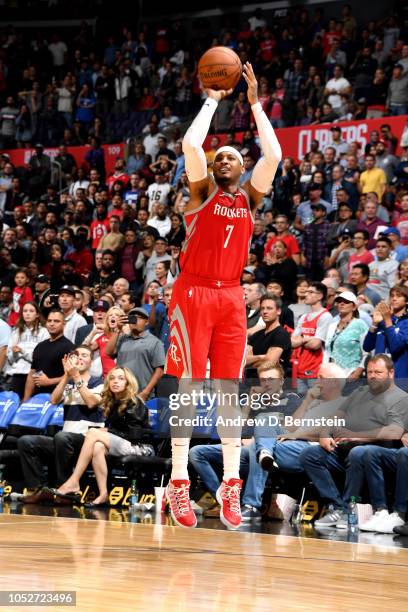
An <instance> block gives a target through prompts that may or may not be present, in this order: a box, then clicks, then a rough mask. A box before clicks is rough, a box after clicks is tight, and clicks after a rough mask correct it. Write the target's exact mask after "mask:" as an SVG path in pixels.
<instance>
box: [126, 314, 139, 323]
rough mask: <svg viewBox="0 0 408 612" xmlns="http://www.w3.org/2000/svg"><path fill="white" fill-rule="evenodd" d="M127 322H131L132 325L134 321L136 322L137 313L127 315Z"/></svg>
mask: <svg viewBox="0 0 408 612" xmlns="http://www.w3.org/2000/svg"><path fill="white" fill-rule="evenodd" d="M128 323H131V324H132V325H134V324H135V323H137V315H135V314H130V315H129V316H128Z"/></svg>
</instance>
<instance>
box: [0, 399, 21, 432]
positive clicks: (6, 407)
mask: <svg viewBox="0 0 408 612" xmlns="http://www.w3.org/2000/svg"><path fill="white" fill-rule="evenodd" d="M19 405H20V398H19V396H18V395H17V393H14V391H2V392H1V393H0V444H1V442H2V441H3V438H4V436H5V432H6V431H7V427H8V425H9V423H10V421H11V420H12V418H13V417H14V415H15V413H16V410H17V408H18V407H19Z"/></svg>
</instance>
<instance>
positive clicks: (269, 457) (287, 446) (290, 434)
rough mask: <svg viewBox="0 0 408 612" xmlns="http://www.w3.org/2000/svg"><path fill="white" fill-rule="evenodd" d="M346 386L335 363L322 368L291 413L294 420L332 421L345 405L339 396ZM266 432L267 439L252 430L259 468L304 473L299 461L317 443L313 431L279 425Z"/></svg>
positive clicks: (344, 379)
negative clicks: (277, 468) (323, 418)
mask: <svg viewBox="0 0 408 612" xmlns="http://www.w3.org/2000/svg"><path fill="white" fill-rule="evenodd" d="M345 382H346V377H345V374H344V372H343V371H342V370H341V368H339V366H337V365H335V364H334V363H328V364H325V365H321V366H320V368H319V370H318V373H317V380H315V381H313V386H312V387H310V389H308V391H307V393H306V394H305V396H304V398H303V401H302V402H301V403H300V405H298V407H297V409H296V410H295V411H294V412H293V413H292V416H293V419H303V418H306V419H312V420H313V419H320V418H322V417H326V418H327V417H332V416H333V415H334V414H335V413H336V412H337V410H338V409H339V407H340V406H341V405H342V404H343V403H344V397H343V396H342V394H341V393H342V389H343V386H344V384H345ZM268 429H269V431H267V434H268V435H267V436H266V435H264V434H265V433H266V432H265V431H262V429H261V428H257V429H256V430H255V448H256V454H257V457H258V462H259V465H260V466H261V468H262V469H263V470H266V471H270V470H271V469H272V468H273V467H274V465H275V466H278V467H279V469H281V470H285V472H303V467H302V465H301V464H300V461H299V457H300V454H301V452H302V451H303V450H305V449H307V448H309V447H310V446H312V444H313V442H314V443H316V441H317V440H318V438H319V432H318V431H317V430H316V428H314V427H297V428H296V427H294V426H287V427H285V428H283V427H281V426H280V425H278V426H277V427H276V429H275V431H274V427H273V426H272V427H270V428H268Z"/></svg>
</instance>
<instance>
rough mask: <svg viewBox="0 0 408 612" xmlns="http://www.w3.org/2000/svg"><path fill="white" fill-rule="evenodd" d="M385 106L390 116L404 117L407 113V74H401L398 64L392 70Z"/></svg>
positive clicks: (400, 67)
mask: <svg viewBox="0 0 408 612" xmlns="http://www.w3.org/2000/svg"><path fill="white" fill-rule="evenodd" d="M386 105H387V108H388V109H389V110H390V114H391V115H406V114H407V112H408V73H405V74H403V67H402V66H401V65H400V64H396V65H395V66H394V68H393V71H392V79H391V81H390V84H389V86H388V95H387V102H386Z"/></svg>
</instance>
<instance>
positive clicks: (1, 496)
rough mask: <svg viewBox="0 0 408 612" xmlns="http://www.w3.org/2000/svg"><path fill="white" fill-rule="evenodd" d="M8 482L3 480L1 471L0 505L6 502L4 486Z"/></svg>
mask: <svg viewBox="0 0 408 612" xmlns="http://www.w3.org/2000/svg"><path fill="white" fill-rule="evenodd" d="M5 484H6V482H5V481H4V480H3V472H1V471H0V505H3V502H4V485H5Z"/></svg>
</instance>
